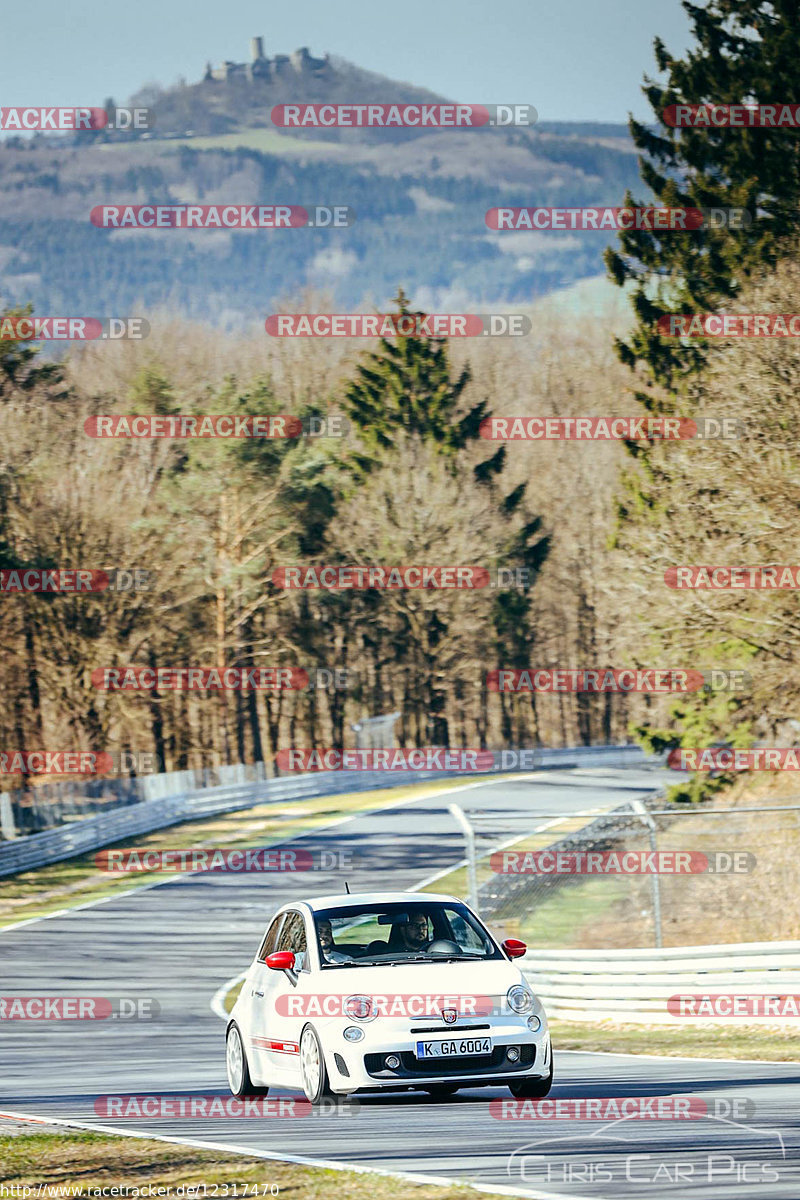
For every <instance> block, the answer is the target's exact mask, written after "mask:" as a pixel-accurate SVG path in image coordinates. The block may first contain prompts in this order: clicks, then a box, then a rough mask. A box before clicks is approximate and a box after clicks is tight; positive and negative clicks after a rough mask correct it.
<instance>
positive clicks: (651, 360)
mask: <svg viewBox="0 0 800 1200" xmlns="http://www.w3.org/2000/svg"><path fill="white" fill-rule="evenodd" d="M682 3H683V7H684V9H685V10H686V12H687V14H688V15H689V18H690V20H691V22H692V26H693V31H694V36H695V38H696V41H697V45H696V46H695V47H693V48H692V49H691V50H690V51H689V53H688V54H687V55H686V57H685V58H683V59H678V58H674V57H673V56H672V55H671V54H670V53H669V52H668V50H667V49H666V47H665V46H664V44H663V42H662V41H661V40H660V39H656V41H655V43H654V50H655V58H656V64H657V66H658V69H659V71H660V72H662V73H666V82H665V83H663V84H661V83H658V82H655V81H653V80H651V79H646V81H645V83H646V86H645V87H644V89H643V90H644V93H645V95H646V96H647V99H648V101H649V103H650V105H651V107H652V109H653V112H654V114H655V118H656V128H655V129H654V128H653V127H651V126H647V125H643V124H641V123H640V122H638V121H635V120H631V121H630V130H631V134H632V136H633V140H634V142H635V144H636V146H637V148H638V149H639V150H640V151H641V153H642V157H641V158H640V160H639V162H640V172H641V176H642V179H643V181H644V183H645V184H646V185H647V187H648V188H649V189H650V192H651V193H652V194H653V196H655V197H656V201H657V203H659V204H661V205H664V206H669V207H675V206H685V207H688V208H701V209H707V208H741V209H744V210H745V211H746V213H748V214H750V216H751V217H752V220H749V222H748V219H747V217H745V221H744V224H743V226H742V227H741V228H727V227H723V228H719V229H713V228H708V227H707V226H706V225H705V223H704V226H703V227H702V228H700V229H697V230H693V231H691V232H688V231H687V232H685V233H682V232H678V231H669V230H668V231H665V232H659V231H655V232H650V231H647V230H629V231H628V230H626V231H624V232H622V233H621V234H620V247H621V252H617V251H614V250H609V251H607V253H606V265H607V267H608V269H609V272H610V275H611V277H612V279H613V280H614V282H616V283H617V284H619V285H620V286H622V285H625V284H628V283H631V282H632V283H633V284H634V294H633V307H634V310H635V314H636V327H635V330H634V332H633V334H632V336H631V337H630V339H629V340H628V341H627V342H623V341H618V342H617V349H618V353H619V355H620V358H621V359H622V361H623V362H625V363H627V364H628V365H629V366H631V367H634V366H636V365H637V364H640V363H642V364H644V365H645V368H646V376H647V379H648V383H650V384H656V385H661V387H663V388H665V389H667V391H671V392H676V391H678V390H680V388H681V386H682V384H683V383H685V381H686V380H687V379H688V378H690V377H691V373H692V371H694V370H695V369H697V367H698V366H699V365H701V364H702V362H703V360H704V359H705V358H706V357H707V354H708V350H707V348H704V346H703V344H702V342H698V341H695V340H692V342H691V344H690V345H681V343H680V341H679V340H678V339H666V338H662V337H660V336H659V334H658V333H657V332H656V328H655V326H656V321H657V320H658V318H659V317H660V316H662V315H664V314H667V313H701V312H709V311H715V310H716V309H718V308H719V307H722V306H726V305H730V304H731V303H732V302H734V301H735V298H736V296H737V295H738V293H739V291H740V289H741V287H742V286H743V284H744V282H745V281H746V279H747V278H748V277H749V276H750V275H752V273H753V272H754V271H756V270H757V269H758V268H759V267H761V266H764V265H771V264H773V263H774V262H775V261H777V259H778V258H779V257H780V256H781V254H782V253H783V252H785V245H784V244H785V242H786V240H787V239H788V238H790V237H792V236H793V235H794V234H795V231H796V224H797V209H798V201H799V200H800V133H798V130H797V129H793V128H791V127H785V128H774V129H773V128H765V127H762V128H758V127H755V128H745V127H742V128H724V127H723V128H714V127H691V128H673V127H672V126H671V125H670V124H668V122H667V120H666V118H665V110H666V109H668V108H669V107H670V106H672V105H676V104H688V105H704V104H743V103H747V104H769V103H773V104H777V105H779V106H780V105H784V104H791V103H795V102H798V101H800V76H798V70H797V63H798V60H800V19H798V18H800V4H798V2H797V0H770V2H769V3H766V2H765V0H709V2H708V4H707V6H706V7H702V8H701V7H698V6H697V5H695V4H692V3H690V2H689V0H682ZM625 203H626V205H634V204H637V201H635V200H634V199H633V197H632V196H631V195H630V193H629V194H628V195H626V198H625ZM637 398H638V400H639V401H640V402H641V403H642V404H643V405H644V407H645V408H646V409H647V410H648V411H649V412H663V411H665V410H666V409H667V408H669V409H671V408H672V401H671V400H670V399H668V398H665V397H663V396H662V397H661V398H660V399H658V398H656V396H655V395H654V394H653V393H652V392H639V393H638V394H637Z"/></svg>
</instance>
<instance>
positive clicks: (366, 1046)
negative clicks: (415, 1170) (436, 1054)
mask: <svg viewBox="0 0 800 1200" xmlns="http://www.w3.org/2000/svg"><path fill="white" fill-rule="evenodd" d="M347 1025H355V1026H357V1027H360V1026H358V1022H356V1021H350V1022H342V1021H336V1022H335V1023H334V1022H331V1023H330V1024H327V1026H326V1027H325V1028H324V1029H323V1030H321V1031H320V1032H321V1033H322V1041H323V1045H324V1047H325V1061H326V1064H327V1067H328V1076H329V1079H330V1084H331V1087H332V1088H333V1090H334V1091H336V1092H352V1091H362V1090H367V1089H380V1090H383V1089H385V1088H408V1087H426V1086H429V1085H432V1084H437V1083H442V1084H448V1083H455V1082H458V1083H460V1084H462V1085H463V1086H470V1087H485V1086H488V1085H490V1084H493V1085H495V1086H496V1085H498V1084H501V1085H502V1084H508V1083H513V1082H514V1080H516V1079H520V1078H542V1077H544V1076H546V1075H548V1074H549V1073H550V1056H551V1049H550V1034H549V1031H548V1029H547V1026H546V1025H543V1027H542V1028H541V1029H539V1030H537V1031H536V1032H535V1033H534V1032H532V1031H531V1030H530V1029H529V1028H528V1025H527V1020H526V1019H525V1018H523V1019H520V1020H515V1019H513V1018H511V1019H507V1020H503V1021H498V1022H492V1023H487V1024H485V1025H481V1026H480V1027H479V1028H476V1027H475V1026H474V1025H472V1026H465V1025H461V1026H458V1025H454V1026H446V1025H442V1026H436V1027H433V1026H432V1025H431V1024H428V1023H426V1024H424V1025H423V1024H421V1023H420V1024H419V1025H417V1024H414V1025H412V1026H410V1027H409V1025H408V1023H407V1022H401V1021H398V1022H394V1021H392V1022H382V1021H380V1020H378V1021H375V1022H374V1023H371V1024H365V1025H364V1026H363V1029H364V1037H363V1038H362V1039H361V1041H358V1042H348V1041H346V1040H345V1038H344V1037H343V1031H344V1029H345V1028H346V1027H347ZM487 1037H488V1038H491V1042H492V1052H491V1054H487V1055H480V1056H453V1057H448V1058H441V1059H439V1058H436V1059H418V1058H417V1057H416V1054H415V1047H416V1043H417V1042H418V1041H423V1040H427V1041H430V1040H434V1041H439V1040H447V1041H451V1040H452V1041H461V1040H462V1039H468V1038H487ZM510 1047H516V1049H517V1051H518V1052H519V1057H518V1058H517V1059H516V1061H513V1060H512V1059H509V1057H508V1050H509V1048H510ZM390 1055H396V1056H397V1058H399V1059H400V1063H399V1065H398V1066H396V1067H389V1066H387V1065H386V1058H387V1057H388V1056H390Z"/></svg>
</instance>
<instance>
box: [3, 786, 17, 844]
mask: <svg viewBox="0 0 800 1200" xmlns="http://www.w3.org/2000/svg"><path fill="white" fill-rule="evenodd" d="M0 832H2V834H3V837H4V838H5V839H6V841H8V842H10V841H13V839H14V838H15V837H16V836H17V830H16V827H15V825H14V809H13V808H12V807H11V796H10V795H9V793H8V792H0Z"/></svg>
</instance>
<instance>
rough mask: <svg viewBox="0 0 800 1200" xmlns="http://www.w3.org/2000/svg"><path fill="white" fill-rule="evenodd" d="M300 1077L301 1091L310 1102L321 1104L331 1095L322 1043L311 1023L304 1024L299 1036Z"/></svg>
mask: <svg viewBox="0 0 800 1200" xmlns="http://www.w3.org/2000/svg"><path fill="white" fill-rule="evenodd" d="M300 1077H301V1079H302V1081H303V1091H304V1092H305V1094H306V1096H307V1098H308V1099H309V1100H310V1101H311V1103H312V1104H321V1103H322V1101H323V1100H325V1099H327V1098H328V1097H330V1096H332V1095H333V1092H332V1091H331V1088H330V1084H329V1082H328V1070H327V1068H326V1066H325V1055H324V1054H323V1053H322V1043H321V1042H320V1040H319V1035H318V1034H317V1031H316V1029H315V1028H314V1026H313V1025H306V1027H305V1029H304V1030H303V1032H302V1034H301V1036H300Z"/></svg>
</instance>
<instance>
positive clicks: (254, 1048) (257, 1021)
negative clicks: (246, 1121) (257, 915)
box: [243, 912, 286, 1083]
mask: <svg viewBox="0 0 800 1200" xmlns="http://www.w3.org/2000/svg"><path fill="white" fill-rule="evenodd" d="M285 916H286V913H284V912H279V913H278V915H277V916H276V917H275V918H274V919H273V920H272V921H271V922H270V925H269V928H268V929H267V932H266V934H265V936H264V940H263V942H262V943H261V946H260V947H259V950H258V954H257V955H256V958H255V961H254V962H253V964H252V966H251V967H250V970H249V971H248V973H247V978H246V979H245V981H244V985H243V986H244V988H246V989H247V996H246V999H247V1002H248V1013H249V1021H248V1026H249V1039H248V1040H249V1043H250V1048H251V1054H250V1062H251V1064H252V1066H253V1068H254V1078H253V1082H254V1083H256V1082H262V1081H263V1082H264V1083H268V1082H269V1079H268V1075H269V1065H270V1064H269V1060H268V1059H267V1057H266V1055H265V1052H264V1046H263V1040H264V1039H263V1036H262V1035H263V1027H264V1005H265V1003H266V999H267V995H268V994H269V989H270V987H271V985H272V976H273V975H274V974H275V972H274V971H271V970H270V968H269V967H268V966H267V965H266V963H265V959H266V958H267V955H269V954H272V952H273V951H274V950H275V947H276V945H277V941H278V934H279V933H280V930H281V926H282V925H283V921H284V917H285ZM255 1076H258V1079H256V1078H255Z"/></svg>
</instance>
